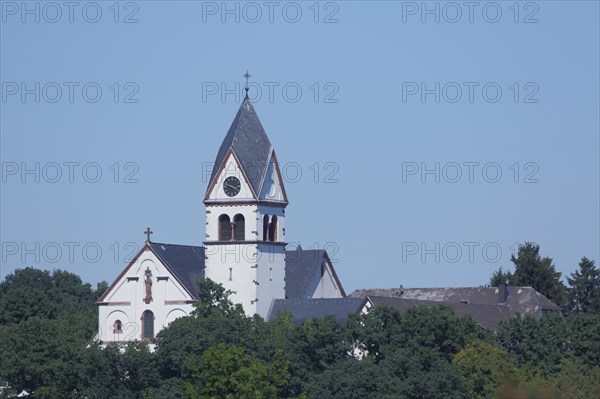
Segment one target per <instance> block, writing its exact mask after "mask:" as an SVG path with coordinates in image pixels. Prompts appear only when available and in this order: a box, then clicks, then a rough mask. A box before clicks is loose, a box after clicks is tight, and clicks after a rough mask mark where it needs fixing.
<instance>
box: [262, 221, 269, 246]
mask: <svg viewBox="0 0 600 399" xmlns="http://www.w3.org/2000/svg"><path fill="white" fill-rule="evenodd" d="M268 238H269V215H265V216H264V217H263V241H267V239H268Z"/></svg>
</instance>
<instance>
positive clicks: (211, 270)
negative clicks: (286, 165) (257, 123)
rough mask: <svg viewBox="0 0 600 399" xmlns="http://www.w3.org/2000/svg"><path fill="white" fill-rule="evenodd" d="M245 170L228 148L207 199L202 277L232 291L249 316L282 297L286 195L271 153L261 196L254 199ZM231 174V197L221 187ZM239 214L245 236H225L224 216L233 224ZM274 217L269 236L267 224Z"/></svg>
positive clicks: (265, 310)
mask: <svg viewBox="0 0 600 399" xmlns="http://www.w3.org/2000/svg"><path fill="white" fill-rule="evenodd" d="M272 154H273V153H272ZM246 172H247V171H244V170H243V169H242V168H241V167H240V165H239V163H238V161H237V159H236V157H235V155H234V153H233V152H232V151H230V152H229V153H228V154H227V156H226V157H225V159H224V161H223V165H222V166H221V169H220V170H219V173H218V174H217V177H216V179H214V180H213V185H212V187H209V190H210V191H209V192H208V193H207V195H206V200H205V202H206V204H207V205H206V241H205V242H204V245H205V248H206V252H205V255H206V261H205V265H206V268H205V276H206V277H208V278H210V279H211V280H213V281H216V282H218V283H221V284H223V286H224V287H225V288H226V289H228V290H231V291H233V292H234V294H233V295H232V298H231V299H232V300H233V301H234V302H236V303H240V304H241V305H242V306H243V308H244V311H245V313H246V314H247V315H248V316H252V315H254V314H259V315H260V316H262V317H266V316H267V313H268V311H269V307H270V306H271V301H272V300H273V299H275V298H285V242H284V237H285V206H286V202H284V200H285V194H284V189H283V185H282V184H281V177H280V174H279V170H278V168H277V167H276V164H275V163H274V159H273V157H271V159H270V161H269V167H268V168H267V171H266V173H267V175H266V179H265V182H266V183H267V184H265V185H264V186H265V187H264V188H263V190H262V191H263V192H264V195H265V198H264V200H257V198H256V195H255V193H254V192H253V190H252V187H251V186H250V184H249V182H248V178H247V176H246ZM250 172H251V171H250ZM231 176H234V177H236V178H237V179H238V180H239V181H240V189H239V192H238V193H237V194H236V195H235V196H232V197H230V196H228V195H227V194H226V193H225V191H224V186H223V182H224V181H225V180H226V179H227V178H229V177H231ZM252 178H255V177H254V176H253V177H252ZM239 215H241V216H243V220H244V229H243V231H244V233H243V238H242V239H240V237H235V234H234V233H230V232H229V231H228V232H227V234H230V235H231V237H230V238H228V239H227V240H224V239H223V233H222V230H223V229H224V228H223V223H222V222H221V220H222V218H224V217H226V218H227V220H229V221H231V223H234V224H235V223H236V219H237V218H238V217H239ZM265 218H266V220H267V221H268V223H267V224H265V223H266V222H265ZM274 221H276V222H275V223H274V226H275V228H274V229H273V231H274V238H273V240H272V241H271V240H269V232H268V227H267V226H269V224H270V223H273V222H274ZM225 229H226V228H225ZM233 229H235V227H234V228H233Z"/></svg>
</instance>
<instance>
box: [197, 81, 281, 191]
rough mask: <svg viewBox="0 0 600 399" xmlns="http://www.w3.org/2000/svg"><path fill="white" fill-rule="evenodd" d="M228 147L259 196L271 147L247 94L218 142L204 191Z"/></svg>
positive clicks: (220, 164)
mask: <svg viewBox="0 0 600 399" xmlns="http://www.w3.org/2000/svg"><path fill="white" fill-rule="evenodd" d="M248 75H250V74H248ZM248 77H249V76H248ZM246 93H247V91H246ZM230 149H231V150H232V151H233V153H234V154H235V156H236V157H237V159H238V160H239V162H240V163H241V165H240V167H241V168H242V170H243V171H244V173H245V175H246V178H247V179H248V181H249V183H250V185H251V186H252V190H253V191H254V193H255V194H256V195H257V196H258V195H259V194H260V192H261V188H262V185H263V181H264V179H265V175H266V171H267V168H268V165H269V160H270V157H271V153H272V151H273V147H272V146H271V142H270V141H269V138H268V137H267V134H266V133H265V130H264V128H263V126H262V124H261V123H260V120H259V119H258V115H257V114H256V111H255V110H254V106H253V105H252V102H251V101H250V99H249V98H248V97H247V96H246V98H245V99H244V101H243V102H242V104H241V105H240V108H239V109H238V112H237V114H236V116H235V118H234V119H233V122H232V123H231V127H230V128H229V131H228V132H227V134H226V135H225V138H224V139H223V142H222V143H221V147H220V148H219V152H218V153H217V157H216V159H215V163H214V164H213V170H212V174H211V177H210V181H209V183H208V187H207V194H208V192H209V191H210V189H211V187H212V186H213V183H214V180H215V179H216V178H217V177H218V176H217V174H218V173H219V170H220V168H221V166H222V164H223V162H224V161H225V158H226V155H227V153H228V151H229V150H230Z"/></svg>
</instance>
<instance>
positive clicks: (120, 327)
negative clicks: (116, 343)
mask: <svg viewBox="0 0 600 399" xmlns="http://www.w3.org/2000/svg"><path fill="white" fill-rule="evenodd" d="M122 332H123V323H121V320H115V322H114V324H113V333H115V334H120V333H122Z"/></svg>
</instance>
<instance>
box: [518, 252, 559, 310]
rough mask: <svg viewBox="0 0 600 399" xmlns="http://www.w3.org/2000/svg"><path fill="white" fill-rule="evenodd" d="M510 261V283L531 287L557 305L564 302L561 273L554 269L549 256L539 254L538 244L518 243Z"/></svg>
mask: <svg viewBox="0 0 600 399" xmlns="http://www.w3.org/2000/svg"><path fill="white" fill-rule="evenodd" d="M511 261H512V262H513V263H514V264H515V272H514V275H513V276H512V279H511V281H510V283H511V284H512V285H520V286H530V287H533V288H535V289H536V290H537V291H538V292H540V293H541V294H543V295H545V296H546V297H547V298H548V299H550V300H551V301H554V302H555V303H556V304H558V305H559V306H563V305H565V304H566V295H565V291H566V287H565V285H564V284H563V283H562V282H561V281H560V277H561V273H560V272H557V271H556V269H555V268H554V265H553V264H552V259H551V258H548V257H544V258H542V257H541V256H540V247H539V245H536V244H533V243H530V242H526V243H525V244H523V245H519V250H518V252H517V256H516V257H515V256H514V255H512V256H511Z"/></svg>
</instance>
